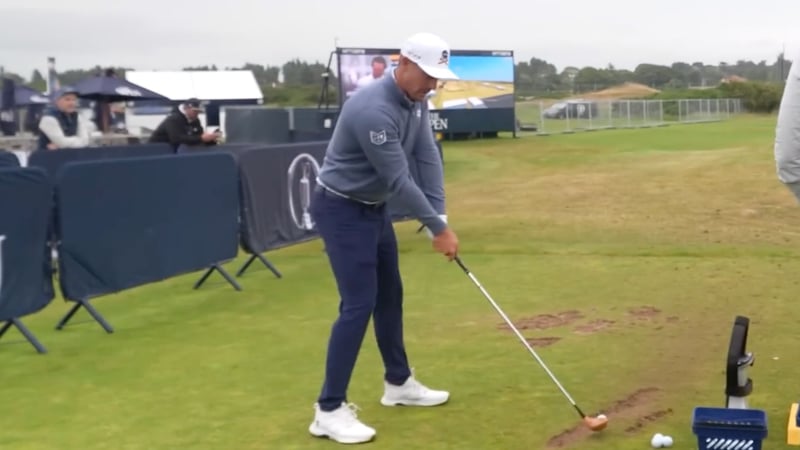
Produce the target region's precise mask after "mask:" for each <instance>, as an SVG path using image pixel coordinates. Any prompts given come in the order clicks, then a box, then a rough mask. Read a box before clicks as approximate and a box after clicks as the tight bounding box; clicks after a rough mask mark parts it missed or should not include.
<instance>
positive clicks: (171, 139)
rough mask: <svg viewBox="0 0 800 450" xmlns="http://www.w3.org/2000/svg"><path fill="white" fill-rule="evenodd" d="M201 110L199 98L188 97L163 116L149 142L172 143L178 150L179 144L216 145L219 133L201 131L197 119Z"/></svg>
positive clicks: (174, 148) (201, 126)
mask: <svg viewBox="0 0 800 450" xmlns="http://www.w3.org/2000/svg"><path fill="white" fill-rule="evenodd" d="M202 111H203V109H202V107H201V106H200V100H198V99H196V98H190V99H189V100H187V101H186V102H184V103H183V105H181V106H180V107H178V108H175V110H174V111H172V113H170V115H168V116H167V117H166V118H164V120H163V121H162V122H161V123H160V124H159V125H158V127H157V128H156V129H155V131H153V134H152V135H151V136H150V142H153V143H155V142H166V143H168V144H170V145H172V148H173V150H178V147H180V146H181V145H185V146H188V147H191V146H198V145H216V143H217V139H219V137H220V133H219V131H217V132H214V133H206V132H204V131H203V125H202V124H201V123H200V119H198V116H199V115H200V113H201V112H202Z"/></svg>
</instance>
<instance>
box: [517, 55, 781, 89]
mask: <svg viewBox="0 0 800 450" xmlns="http://www.w3.org/2000/svg"><path fill="white" fill-rule="evenodd" d="M790 67H791V62H790V61H788V60H786V59H785V57H784V55H783V54H779V55H778V57H777V58H776V60H775V61H773V62H772V63H768V62H767V61H766V60H762V61H759V62H754V61H749V60H739V61H736V63H735V64H729V63H726V62H720V63H719V64H707V63H703V62H691V63H689V62H682V61H678V62H674V63H672V64H670V65H659V64H648V63H641V64H639V65H637V66H636V67H635V68H634V69H633V70H627V69H617V68H615V67H614V65H612V64H609V65H608V66H606V67H602V68H597V67H582V68H578V67H575V66H568V67H564V68H563V69H561V70H560V71H559V70H558V68H556V66H555V65H553V64H552V63H549V62H548V61H545V60H543V59H539V58H531V59H530V60H529V61H520V62H518V63H517V64H516V67H515V79H516V86H515V88H516V91H517V93H518V94H520V95H530V96H537V95H538V96H541V95H558V94H561V93H564V92H569V93H581V92H590V91H596V90H600V89H605V88H608V87H611V86H616V85H619V84H622V83H626V82H634V83H640V84H643V85H646V86H649V87H651V88H654V89H658V90H668V89H688V88H704V87H714V86H718V85H719V84H720V82H721V81H722V80H723V79H730V78H731V77H737V79H745V80H747V81H751V82H762V83H782V82H783V80H785V79H786V75H787V74H788V73H789V69H790Z"/></svg>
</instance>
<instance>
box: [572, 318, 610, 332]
mask: <svg viewBox="0 0 800 450" xmlns="http://www.w3.org/2000/svg"><path fill="white" fill-rule="evenodd" d="M614 323H615V322H614V321H613V320H606V319H597V320H592V321H591V322H588V323H585V324H583V325H578V326H577V327H575V329H574V331H575V332H576V333H578V334H593V333H597V332H598V331H602V330H605V329H606V328H608V327H610V326H611V325H614Z"/></svg>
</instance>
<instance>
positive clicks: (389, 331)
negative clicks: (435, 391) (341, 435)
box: [311, 187, 411, 411]
mask: <svg viewBox="0 0 800 450" xmlns="http://www.w3.org/2000/svg"><path fill="white" fill-rule="evenodd" d="M311 215H312V217H313V219H314V222H316V228H317V232H318V233H319V235H320V237H321V238H322V240H323V242H324V243H325V251H326V253H327V254H328V259H329V261H330V265H331V269H332V270H333V275H334V277H335V278H336V286H337V289H338V291H339V317H338V318H337V319H336V321H335V322H334V323H333V327H332V328H331V335H330V340H329V341H328V355H327V359H326V363H325V381H324V383H323V386H322V392H321V393H320V396H319V399H318V402H319V405H320V409H322V410H323V411H332V410H334V409H336V408H338V407H339V406H341V404H342V402H344V401H347V387H348V385H349V383H350V376H351V375H352V373H353V367H354V366H355V364H356V359H357V358H358V353H359V350H360V348H361V344H362V342H363V341H364V335H365V334H366V331H367V325H368V324H369V321H370V318H373V326H374V328H375V338H376V340H377V342H378V349H379V350H380V353H381V357H382V358H383V364H384V368H385V373H384V379H385V380H386V381H387V382H389V383H392V384H397V385H400V384H403V383H404V382H405V380H406V379H407V378H408V377H409V376H410V375H411V371H410V369H409V365H408V358H407V356H406V351H405V346H404V343H403V284H402V281H401V279H400V268H399V264H398V255H397V240H396V237H395V234H394V228H393V226H392V221H391V218H390V217H389V213H388V210H387V208H386V206H385V205H381V206H373V205H366V204H363V203H360V202H356V201H354V200H350V199H347V198H343V197H341V196H339V195H337V194H334V193H331V192H330V191H326V190H325V189H323V188H322V187H317V188H316V189H315V190H314V194H313V196H312V200H311Z"/></svg>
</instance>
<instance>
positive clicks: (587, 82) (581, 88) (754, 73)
mask: <svg viewBox="0 0 800 450" xmlns="http://www.w3.org/2000/svg"><path fill="white" fill-rule="evenodd" d="M790 67H791V62H790V61H788V60H786V59H785V57H784V55H783V54H779V55H778V56H777V58H776V59H775V60H774V61H773V62H772V63H768V62H767V61H766V60H762V61H759V62H754V61H750V60H739V61H736V63H732V64H731V63H726V62H720V63H718V64H707V63H703V62H681V61H678V62H674V63H672V64H670V65H659V64H649V63H641V64H639V65H637V66H636V67H635V68H634V69H633V70H628V69H617V68H615V67H614V66H613V65H612V64H608V65H607V66H606V67H590V66H585V67H577V66H567V67H564V68H562V69H559V68H557V67H556V66H555V65H554V64H552V63H550V62H548V61H546V60H544V59H540V58H536V57H533V58H530V59H529V60H527V61H517V62H516V64H515V67H514V74H515V91H516V94H517V96H518V97H550V98H559V97H565V96H569V95H576V94H580V93H584V92H589V91H596V90H599V89H604V88H608V87H611V86H616V85H619V84H622V83H625V82H635V83H640V84H644V85H646V86H649V87H652V88H655V89H658V90H662V91H671V92H675V91H679V92H682V93H685V92H687V91H688V90H692V92H691V93H690V94H687V95H691V96H703V97H708V96H713V95H716V94H714V93H713V88H714V87H716V86H719V85H720V83H721V81H722V80H723V79H729V78H730V77H738V78H740V79H745V80H747V81H748V83H745V84H749V85H754V86H758V88H755V87H751V88H748V89H744V88H741V87H740V89H739V90H740V91H742V90H748V91H749V92H759V94H758V95H763V92H762V91H764V90H765V89H766V90H769V89H770V87H769V86H772V88H771V89H772V90H773V91H776V92H777V91H780V90H781V87H780V86H782V83H783V80H785V78H786V75H787V74H788V73H789V69H790ZM108 69H113V70H114V72H115V73H116V74H117V76H120V77H124V76H125V72H126V71H127V70H131V69H128V68H125V67H113V68H105V67H100V66H95V67H92V68H89V69H69V70H64V71H60V72H58V78H59V81H60V82H61V84H62V85H68V84H72V83H75V82H77V81H79V80H81V79H83V78H85V77H88V76H92V75H99V74H102V73H104V72H106V71H107V70H108ZM218 69H225V70H251V71H252V72H253V74H254V76H255V79H256V81H257V82H258V84H259V86H260V87H261V90H262V92H263V94H264V98H265V99H266V101H267V102H268V103H272V104H294V105H307V104H316V103H317V101H318V100H319V99H320V93H321V90H322V86H323V77H322V75H323V73H325V72H326V64H323V63H321V62H319V61H314V62H309V61H303V60H300V59H298V58H295V59H292V60H291V61H287V62H286V63H285V64H283V65H282V66H271V65H264V64H258V63H246V64H244V65H242V66H240V67H217V66H216V65H210V66H209V65H204V66H195V67H185V68H184V70H218ZM333 72H334V73H331V74H329V78H330V83H329V90H328V92H329V98H328V99H329V100H330V101H331V102H332V103H333V104H336V102H337V99H336V90H337V89H336V88H337V84H338V82H337V80H336V73H335V71H333ZM4 76H5V77H8V78H12V79H14V80H15V81H16V82H17V83H20V84H25V85H27V86H30V87H32V88H34V89H37V90H39V91H44V90H45V89H46V81H45V76H44V75H43V74H42V73H41V72H40V71H39V70H38V69H37V70H34V71H33V73H32V74H31V75H30V76H29V77H27V78H25V77H22V76H21V75H19V74H14V73H9V72H5V73H4ZM281 78H282V79H281ZM761 85H766V86H767V87H766V88H765V87H763V86H761ZM696 88H712V90H708V92H705V93H703V94H700V93H699V92H700V91H701V89H697V90H695V89H696ZM754 95H755V94H754Z"/></svg>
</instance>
